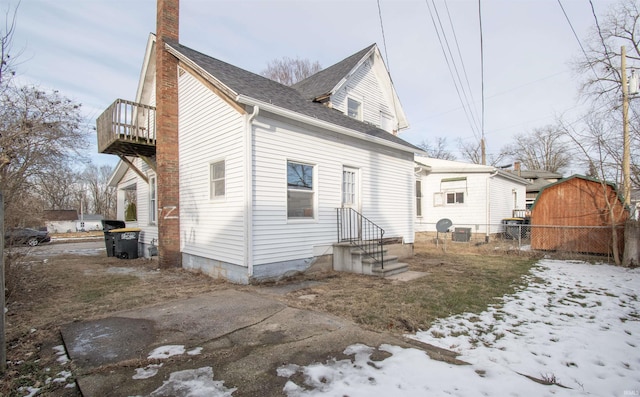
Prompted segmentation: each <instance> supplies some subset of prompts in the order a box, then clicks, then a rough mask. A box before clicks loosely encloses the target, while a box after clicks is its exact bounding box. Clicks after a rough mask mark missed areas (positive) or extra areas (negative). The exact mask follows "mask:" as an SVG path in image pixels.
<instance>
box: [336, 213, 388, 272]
mask: <svg viewBox="0 0 640 397" xmlns="http://www.w3.org/2000/svg"><path fill="white" fill-rule="evenodd" d="M336 210H337V220H338V243H344V242H348V243H350V244H352V245H355V246H357V247H359V248H360V249H362V250H363V251H364V252H365V254H366V255H368V256H370V257H371V258H373V259H374V260H375V261H376V262H378V263H380V266H382V268H383V269H384V249H383V246H382V238H383V236H384V229H382V228H381V227H380V226H378V225H376V224H375V223H373V222H372V221H371V220H369V219H367V218H366V217H365V216H363V215H362V214H361V213H359V212H358V211H356V210H354V209H353V208H345V207H343V208H336Z"/></svg>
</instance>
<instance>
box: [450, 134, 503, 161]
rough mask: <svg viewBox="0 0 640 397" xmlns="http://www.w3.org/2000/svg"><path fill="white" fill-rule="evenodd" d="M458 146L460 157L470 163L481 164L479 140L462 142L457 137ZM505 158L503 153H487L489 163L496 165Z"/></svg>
mask: <svg viewBox="0 0 640 397" xmlns="http://www.w3.org/2000/svg"><path fill="white" fill-rule="evenodd" d="M458 148H459V150H460V153H461V154H462V158H463V159H465V160H467V161H469V162H471V163H472V164H482V144H481V143H480V141H475V142H464V141H463V140H462V139H458ZM504 158H505V154H504V153H503V152H500V153H498V154H493V153H491V154H489V156H488V157H487V160H488V162H489V164H490V165H492V166H497V165H499V164H500V162H502V161H503V160H504Z"/></svg>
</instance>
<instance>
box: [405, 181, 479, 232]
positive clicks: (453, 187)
mask: <svg viewBox="0 0 640 397" xmlns="http://www.w3.org/2000/svg"><path fill="white" fill-rule="evenodd" d="M460 175H461V174H455V173H437V172H433V173H431V174H428V175H425V176H422V177H421V181H422V197H424V200H423V207H422V211H423V215H422V217H421V218H419V219H417V221H416V231H435V230H436V229H435V224H436V222H438V221H439V220H440V219H442V218H448V219H451V221H452V222H453V225H454V226H455V225H476V224H478V225H485V224H486V223H487V219H486V213H487V207H486V203H487V196H486V191H487V190H486V181H487V178H488V177H489V173H467V174H464V175H466V179H464V180H462V179H461V177H460ZM447 180H449V182H446V181H447ZM443 181H445V182H443ZM457 193H458V194H460V195H459V196H458V197H456V194H457ZM451 195H452V196H453V197H451ZM450 199H451V200H453V203H448V201H449V200H450ZM456 200H458V201H460V200H464V203H459V202H458V203H456ZM467 227H468V226H467ZM473 230H474V233H475V232H476V229H475V227H474V229H473ZM480 230H481V229H478V231H480Z"/></svg>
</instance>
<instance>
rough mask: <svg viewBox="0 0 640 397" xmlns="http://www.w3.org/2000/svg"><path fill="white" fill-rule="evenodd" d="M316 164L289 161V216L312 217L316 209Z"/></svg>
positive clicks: (298, 217)
mask: <svg viewBox="0 0 640 397" xmlns="http://www.w3.org/2000/svg"><path fill="white" fill-rule="evenodd" d="M313 172H314V166H313V165H310V164H304V163H298V162H294V161H287V218H288V219H312V218H314V216H315V209H314V200H315V197H314V194H315V186H314V175H313Z"/></svg>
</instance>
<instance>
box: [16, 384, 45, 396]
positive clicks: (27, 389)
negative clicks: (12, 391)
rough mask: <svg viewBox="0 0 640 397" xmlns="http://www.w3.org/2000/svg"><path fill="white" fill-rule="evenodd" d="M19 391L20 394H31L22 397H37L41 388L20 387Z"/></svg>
mask: <svg viewBox="0 0 640 397" xmlns="http://www.w3.org/2000/svg"><path fill="white" fill-rule="evenodd" d="M18 391H19V392H23V393H24V392H27V393H29V394H25V395H24V396H22V397H33V396H35V395H36V394H38V392H39V391H40V388H39V387H29V386H20V387H19V388H18Z"/></svg>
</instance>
